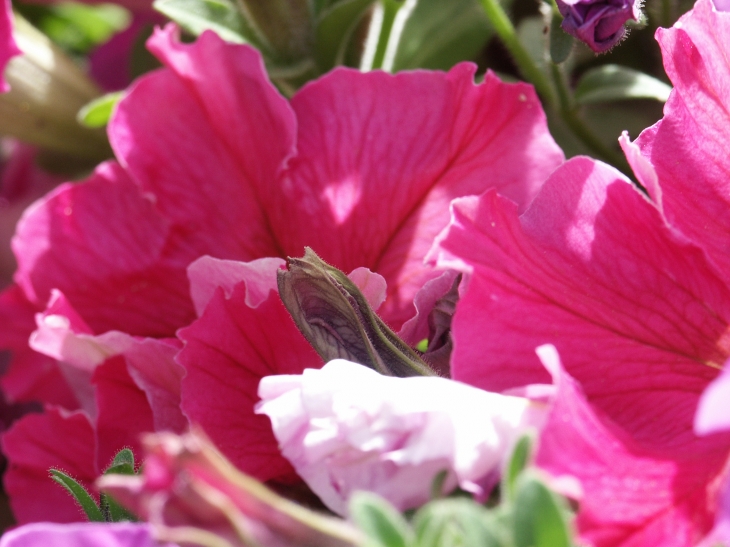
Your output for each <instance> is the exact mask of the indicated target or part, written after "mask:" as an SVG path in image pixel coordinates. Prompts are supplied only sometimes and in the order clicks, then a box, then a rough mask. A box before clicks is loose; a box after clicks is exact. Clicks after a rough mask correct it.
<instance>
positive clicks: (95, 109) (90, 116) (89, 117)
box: [76, 91, 124, 129]
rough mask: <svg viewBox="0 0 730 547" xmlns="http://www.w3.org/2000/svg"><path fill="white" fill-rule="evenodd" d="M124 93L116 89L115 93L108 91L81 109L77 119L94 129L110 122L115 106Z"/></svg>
mask: <svg viewBox="0 0 730 547" xmlns="http://www.w3.org/2000/svg"><path fill="white" fill-rule="evenodd" d="M123 95H124V92H122V91H115V92H114V93H107V94H106V95H102V96H101V97H99V98H98V99H94V100H93V101H91V102H90V103H87V104H86V105H85V106H84V107H83V108H82V109H81V110H79V113H78V114H77V115H76V119H77V120H78V121H79V123H80V124H81V125H85V126H86V127H90V128H92V129H95V128H97V127H104V126H106V124H108V123H109V118H111V115H112V111H113V110H114V107H115V106H116V104H117V103H118V102H119V100H120V99H121V98H122V96H123Z"/></svg>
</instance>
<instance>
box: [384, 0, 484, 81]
mask: <svg viewBox="0 0 730 547" xmlns="http://www.w3.org/2000/svg"><path fill="white" fill-rule="evenodd" d="M493 34H494V30H493V29H492V26H491V24H490V23H489V19H488V18H487V16H486V14H485V13H484V10H483V9H482V7H481V5H480V4H479V2H478V0H448V1H444V0H419V2H418V4H417V5H416V7H415V9H414V10H413V13H411V15H410V17H409V18H408V20H407V21H406V24H405V27H404V28H403V32H402V34H401V36H400V41H399V44H398V49H397V51H396V54H395V59H394V61H393V66H392V70H393V71H394V72H395V71H399V70H407V69H413V68H429V69H435V70H448V69H450V68H451V67H452V66H454V65H455V64H456V63H458V62H460V61H465V60H471V59H474V58H475V57H476V56H477V54H478V53H479V52H480V51H481V49H482V48H483V47H484V45H485V44H486V43H487V41H488V40H489V39H490V38H491V37H492V36H493Z"/></svg>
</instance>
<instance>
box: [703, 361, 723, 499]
mask: <svg viewBox="0 0 730 547" xmlns="http://www.w3.org/2000/svg"><path fill="white" fill-rule="evenodd" d="M694 424H695V432H696V433H697V434H698V435H707V434H708V433H715V432H716V431H726V430H728V429H730V362H725V367H724V368H723V370H722V373H721V374H720V375H719V376H718V377H717V378H715V379H714V380H713V381H712V383H710V385H709V386H707V389H705V391H704V392H703V393H702V397H700V403H699V406H698V407H697V414H695V422H694ZM729 512H730V511H729Z"/></svg>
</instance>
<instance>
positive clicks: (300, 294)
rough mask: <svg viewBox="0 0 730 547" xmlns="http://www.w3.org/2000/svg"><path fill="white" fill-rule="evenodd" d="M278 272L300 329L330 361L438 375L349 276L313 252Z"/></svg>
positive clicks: (384, 371) (405, 373)
mask: <svg viewBox="0 0 730 547" xmlns="http://www.w3.org/2000/svg"><path fill="white" fill-rule="evenodd" d="M287 264H288V266H289V269H288V270H279V271H278V272H277V281H278V285H279V295H280V296H281V300H282V301H283V302H284V305H285V306H286V308H287V309H288V310H289V313H290V314H291V316H292V318H293V319H294V322H295V323H296V325H297V327H298V328H299V330H300V331H301V333H302V334H303V335H304V337H305V338H306V339H307V340H308V341H309V343H310V344H312V346H313V347H314V349H315V350H316V351H317V353H319V355H320V356H321V357H322V359H324V360H325V361H331V360H333V359H347V360H349V361H353V362H355V363H359V364H361V365H365V366H368V367H370V368H373V369H375V370H377V371H378V372H380V373H381V374H386V375H389V376H432V375H433V374H434V373H433V371H432V370H431V369H430V368H428V366H427V365H426V363H424V362H423V360H421V358H420V357H419V356H418V354H417V353H416V352H415V351H413V350H412V349H411V348H410V347H409V346H408V345H407V344H406V343H405V342H403V341H402V340H401V339H400V338H398V336H396V334H395V333H394V332H393V331H391V330H390V329H389V328H388V326H387V325H386V324H385V323H384V322H383V321H382V320H381V319H380V317H378V316H377V314H376V313H375V312H374V311H373V310H372V309H371V308H370V305H369V304H368V302H367V299H366V298H365V296H363V294H362V293H361V292H360V289H358V288H357V286H356V285H355V283H353V282H352V280H350V278H348V277H347V276H346V275H345V274H344V273H342V272H341V271H340V270H338V269H337V268H334V267H332V266H330V265H328V264H327V263H325V262H324V261H323V260H322V259H321V258H319V257H318V256H317V255H316V254H315V253H314V251H312V249H309V248H307V249H306V250H305V253H304V256H303V257H302V258H289V259H288V261H287Z"/></svg>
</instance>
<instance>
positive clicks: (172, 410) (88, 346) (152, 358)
mask: <svg viewBox="0 0 730 547" xmlns="http://www.w3.org/2000/svg"><path fill="white" fill-rule="evenodd" d="M52 294H53V296H52V298H51V301H50V302H49V305H48V308H47V309H46V310H45V311H44V312H43V313H42V314H37V318H36V320H37V323H38V329H37V330H36V331H35V332H34V333H33V335H32V336H31V340H30V345H31V347H33V348H34V349H35V350H37V351H39V352H41V353H43V354H44V355H48V356H50V357H53V358H54V359H57V360H58V361H61V362H62V363H64V364H65V365H69V366H70V367H74V368H75V369H77V370H78V371H83V372H87V373H90V372H92V371H94V370H95V369H96V368H97V367H98V366H99V365H100V364H101V363H103V362H104V361H105V360H107V359H108V358H110V357H113V356H123V357H124V358H125V360H126V363H127V364H128V365H129V367H130V369H129V374H130V375H131V376H132V378H133V379H134V382H135V383H136V385H137V386H138V387H139V388H140V389H142V390H143V391H144V392H145V394H146V396H147V399H148V400H149V403H150V405H151V406H152V412H153V415H154V423H155V428H154V429H155V430H157V431H162V430H172V431H176V432H182V431H184V430H185V429H186V428H187V420H186V419H185V417H184V416H183V415H182V412H181V411H180V381H181V379H182V376H183V374H184V371H183V369H182V367H181V366H180V365H179V364H177V363H176V362H175V355H176V354H177V352H178V351H179V349H180V342H179V341H178V340H177V339H155V338H135V337H132V336H129V335H128V334H125V333H123V332H119V331H109V332H106V333H104V334H101V335H98V336H95V335H93V334H91V332H90V329H89V328H88V327H87V326H86V324H85V323H84V322H83V320H82V319H81V318H80V317H79V316H78V314H77V313H76V311H75V310H74V309H73V308H72V307H71V305H70V304H69V302H68V300H66V298H65V296H64V295H63V294H62V293H61V292H60V291H55V290H54V291H53V292H52ZM67 372H68V371H67ZM87 384H88V382H87ZM74 387H75V388H76V391H77V392H79V391H80V393H83V388H84V386H83V385H81V386H80V385H78V383H76V384H74ZM78 397H79V398H80V397H81V394H79V395H78Z"/></svg>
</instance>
